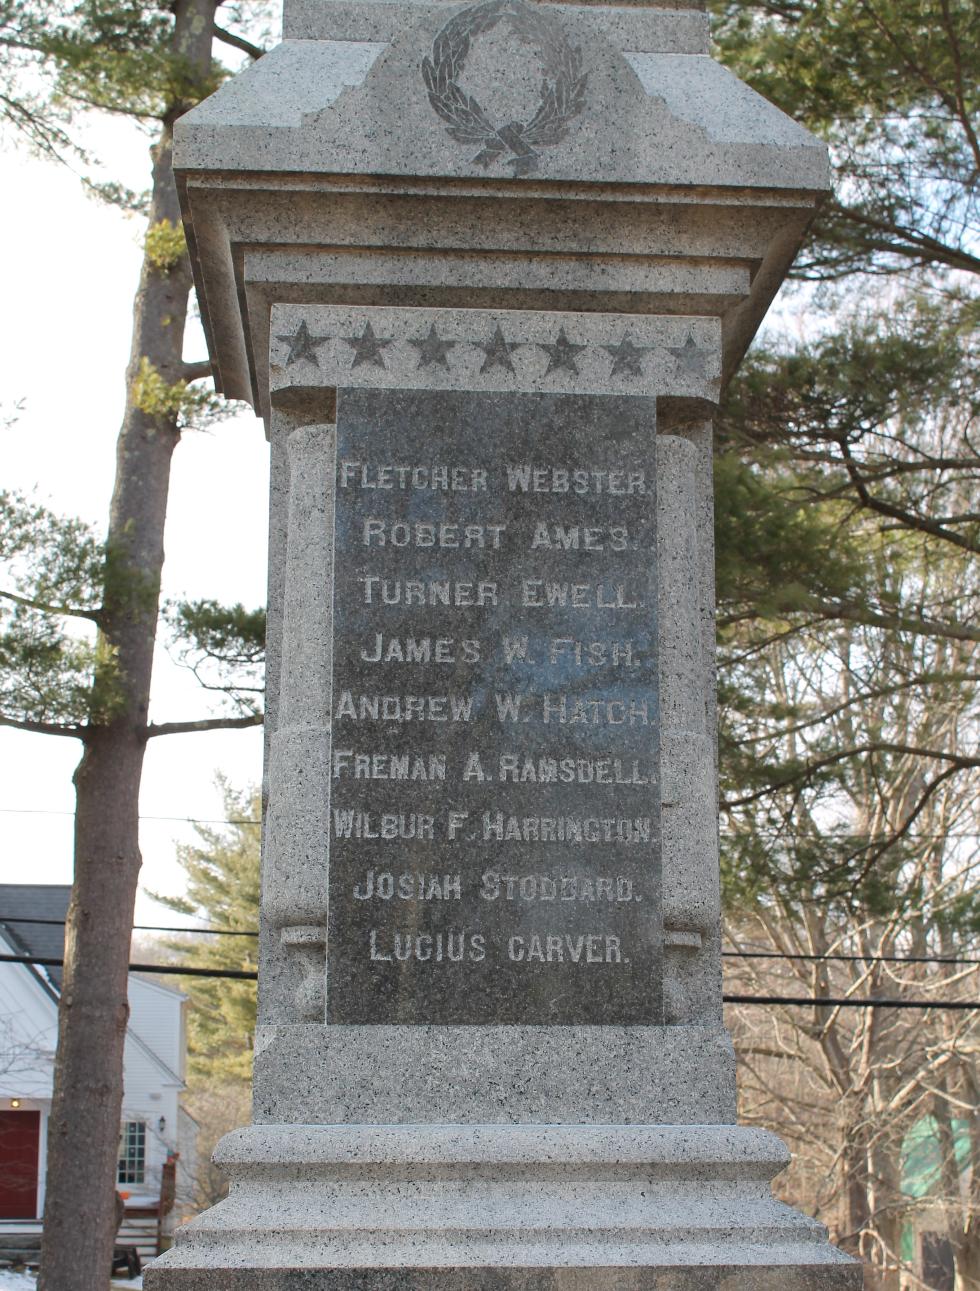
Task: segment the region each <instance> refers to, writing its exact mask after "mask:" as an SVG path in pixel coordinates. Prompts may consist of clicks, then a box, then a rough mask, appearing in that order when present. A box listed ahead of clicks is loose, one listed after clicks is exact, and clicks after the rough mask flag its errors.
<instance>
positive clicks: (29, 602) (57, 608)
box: [0, 591, 101, 624]
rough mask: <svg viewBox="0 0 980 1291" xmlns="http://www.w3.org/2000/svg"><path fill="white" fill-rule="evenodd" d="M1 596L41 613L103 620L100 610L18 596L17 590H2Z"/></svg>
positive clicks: (96, 622)
mask: <svg viewBox="0 0 980 1291" xmlns="http://www.w3.org/2000/svg"><path fill="white" fill-rule="evenodd" d="M0 597H2V598H3V600H5V601H13V602H14V604H15V605H26V606H27V608H28V609H29V610H38V611H39V612H40V613H41V614H61V615H64V616H65V617H66V618H71V619H88V621H89V622H90V623H95V624H98V623H99V622H100V620H101V616H100V614H99V611H98V610H78V609H76V608H75V607H74V606H73V605H49V604H48V603H47V602H46V601H35V600H33V599H32V598H31V597H29V596H18V595H17V593H16V592H4V591H0Z"/></svg>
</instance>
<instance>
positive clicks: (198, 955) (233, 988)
mask: <svg viewBox="0 0 980 1291" xmlns="http://www.w3.org/2000/svg"><path fill="white" fill-rule="evenodd" d="M220 784H221V789H222V798H223V801H224V809H225V816H226V818H227V824H226V825H225V826H224V827H222V828H214V827H211V826H207V825H196V826H195V829H196V831H197V834H198V838H199V841H198V842H197V843H196V844H194V845H192V846H185V845H182V846H180V847H179V848H178V849H177V856H178V860H179V862H180V865H181V868H182V869H183V871H184V874H185V876H186V883H187V887H186V895H185V896H183V897H168V896H159V895H158V896H156V900H157V901H160V902H161V903H162V904H163V905H165V906H168V907H169V908H170V909H171V910H176V911H177V912H178V913H180V914H183V915H191V916H193V917H194V918H196V919H200V920H201V922H202V924H203V925H204V926H205V927H207V928H213V929H223V930H226V931H233V932H236V933H239V932H244V933H245V934H246V935H245V936H213V937H207V936H201V935H197V934H195V935H193V936H190V937H186V938H182V939H180V940H173V941H170V942H168V943H167V944H168V949H169V950H170V952H171V955H172V956H173V957H175V958H176V961H177V962H178V963H188V964H192V965H194V966H195V967H199V968H217V969H233V970H236V971H237V970H242V969H244V970H246V971H248V970H252V971H255V970H256V969H257V967H258V941H257V940H256V936H255V934H256V932H257V930H258V926H259V833H260V830H259V821H260V812H261V797H260V795H259V793H258V791H257V790H252V791H250V792H245V793H239V792H237V791H236V790H234V789H232V788H231V787H230V786H229V785H228V784H227V783H225V782H224V781H221V782H220ZM249 933H251V934H252V935H251V936H249V935H247V934H249ZM181 989H182V990H184V991H185V992H186V993H187V995H188V996H189V997H190V1010H189V1012H188V1016H187V1037H188V1046H189V1056H190V1074H191V1083H192V1086H193V1087H194V1088H195V1089H196V1090H199V1089H200V1088H201V1087H202V1086H222V1085H226V1084H233V1083H244V1084H248V1082H249V1081H250V1080H251V1078H252V1040H253V1036H254V1032H255V983H254V982H246V981H234V980H225V979H218V978H208V977H188V978H184V979H181Z"/></svg>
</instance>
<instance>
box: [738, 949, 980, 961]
mask: <svg viewBox="0 0 980 1291" xmlns="http://www.w3.org/2000/svg"><path fill="white" fill-rule="evenodd" d="M721 953H722V958H724V959H807V960H816V961H820V962H829V963H842V964H980V959H950V958H948V957H946V956H939V955H836V954H834V955H830V954H828V955H818V954H810V955H808V954H805V953H803V952H802V951H801V952H800V953H799V954H796V953H790V952H789V951H781V950H723V951H722V952H721Z"/></svg>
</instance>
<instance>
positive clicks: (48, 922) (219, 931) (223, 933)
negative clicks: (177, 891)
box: [0, 914, 259, 937]
mask: <svg viewBox="0 0 980 1291" xmlns="http://www.w3.org/2000/svg"><path fill="white" fill-rule="evenodd" d="M0 923H31V924H34V923H37V924H44V925H45V926H47V927H50V928H63V927H64V926H65V921H64V919H28V918H26V917H21V916H20V915H17V916H16V918H8V917H7V916H6V915H4V914H0ZM133 931H134V932H191V933H194V934H196V935H197V936H199V937H257V936H258V935H259V934H258V933H257V932H244V931H239V930H238V929H237V928H179V927H177V926H176V925H175V926H173V927H169V926H167V925H165V924H156V923H134V924H133Z"/></svg>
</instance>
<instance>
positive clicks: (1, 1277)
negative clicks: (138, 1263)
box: [0, 1269, 143, 1291]
mask: <svg viewBox="0 0 980 1291" xmlns="http://www.w3.org/2000/svg"><path fill="white" fill-rule="evenodd" d="M36 1285H37V1278H36V1277H35V1276H34V1274H33V1273H12V1272H11V1271H10V1270H9V1269H0V1291H34V1288H35V1286H36ZM110 1285H111V1287H112V1288H113V1291H115V1288H117V1287H129V1288H131V1291H139V1288H140V1287H142V1285H143V1279H142V1278H133V1280H132V1282H127V1281H125V1280H123V1281H122V1282H112V1283H111V1284H110Z"/></svg>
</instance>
